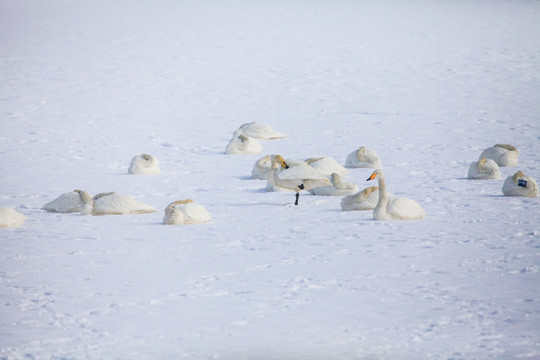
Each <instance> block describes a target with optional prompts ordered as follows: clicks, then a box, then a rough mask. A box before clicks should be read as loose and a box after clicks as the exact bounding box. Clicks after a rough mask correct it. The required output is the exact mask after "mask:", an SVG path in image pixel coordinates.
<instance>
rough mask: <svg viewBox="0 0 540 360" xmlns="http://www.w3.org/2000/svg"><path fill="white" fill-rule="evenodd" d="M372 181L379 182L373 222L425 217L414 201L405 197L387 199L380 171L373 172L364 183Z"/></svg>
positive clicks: (422, 210)
mask: <svg viewBox="0 0 540 360" xmlns="http://www.w3.org/2000/svg"><path fill="white" fill-rule="evenodd" d="M373 179H378V181H379V201H378V202H377V205H376V206H375V209H374V210H373V218H374V219H375V220H416V219H421V218H423V217H424V215H426V212H425V211H424V209H422V207H421V206H420V205H419V204H418V203H417V202H416V201H414V200H411V199H409V198H405V197H392V198H389V197H388V194H387V193H386V181H385V179H384V173H383V171H382V170H381V169H377V170H375V171H374V172H373V174H371V176H370V177H369V178H368V179H367V180H366V181H369V180H373Z"/></svg>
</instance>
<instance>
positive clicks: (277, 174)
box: [268, 155, 330, 205]
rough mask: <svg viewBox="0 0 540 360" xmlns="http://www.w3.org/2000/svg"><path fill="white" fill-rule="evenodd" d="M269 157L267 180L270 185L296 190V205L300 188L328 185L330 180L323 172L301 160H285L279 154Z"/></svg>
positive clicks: (307, 188)
mask: <svg viewBox="0 0 540 360" xmlns="http://www.w3.org/2000/svg"><path fill="white" fill-rule="evenodd" d="M270 158H271V159H272V167H271V169H270V171H269V173H268V181H269V182H270V183H271V184H272V185H275V186H279V187H282V188H285V189H289V190H294V191H295V192H296V202H295V205H298V194H299V193H300V191H301V190H309V189H312V188H314V187H317V186H328V185H330V181H329V180H328V178H327V177H326V176H325V175H324V174H321V173H320V172H319V171H317V169H315V168H313V167H312V166H309V165H308V164H306V163H305V162H303V161H292V160H287V162H286V161H285V159H283V157H282V156H280V155H272V156H271V157H270Z"/></svg>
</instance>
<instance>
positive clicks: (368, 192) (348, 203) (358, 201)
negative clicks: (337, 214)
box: [341, 186, 394, 211]
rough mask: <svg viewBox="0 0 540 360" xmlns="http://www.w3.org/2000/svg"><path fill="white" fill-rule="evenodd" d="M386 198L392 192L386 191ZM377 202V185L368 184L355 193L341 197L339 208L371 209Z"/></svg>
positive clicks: (392, 195)
mask: <svg viewBox="0 0 540 360" xmlns="http://www.w3.org/2000/svg"><path fill="white" fill-rule="evenodd" d="M386 195H387V196H388V198H389V199H390V198H393V197H394V194H392V193H386ZM378 202H379V188H378V187H377V186H369V187H367V188H365V189H364V190H362V191H359V192H357V193H356V194H352V195H348V196H345V197H344V198H343V199H341V210H343V211H352V210H373V209H375V206H377V203H378Z"/></svg>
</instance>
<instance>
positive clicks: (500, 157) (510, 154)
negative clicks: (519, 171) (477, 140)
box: [480, 144, 519, 166]
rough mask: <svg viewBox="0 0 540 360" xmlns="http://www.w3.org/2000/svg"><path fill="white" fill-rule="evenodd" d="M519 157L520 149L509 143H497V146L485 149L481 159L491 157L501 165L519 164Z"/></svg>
mask: <svg viewBox="0 0 540 360" xmlns="http://www.w3.org/2000/svg"><path fill="white" fill-rule="evenodd" d="M518 157H519V151H518V149H517V148H516V147H515V146H512V145H508V144H495V146H493V147H489V148H487V149H485V150H484V151H482V154H480V159H481V158H487V159H491V160H493V161H495V162H496V163H497V165H499V166H517V164H518Z"/></svg>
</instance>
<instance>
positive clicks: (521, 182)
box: [518, 179, 527, 187]
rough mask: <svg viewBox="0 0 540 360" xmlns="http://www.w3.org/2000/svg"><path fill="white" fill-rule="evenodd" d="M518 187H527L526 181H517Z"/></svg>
mask: <svg viewBox="0 0 540 360" xmlns="http://www.w3.org/2000/svg"><path fill="white" fill-rule="evenodd" d="M518 186H521V187H526V186H527V180H522V179H519V180H518Z"/></svg>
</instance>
